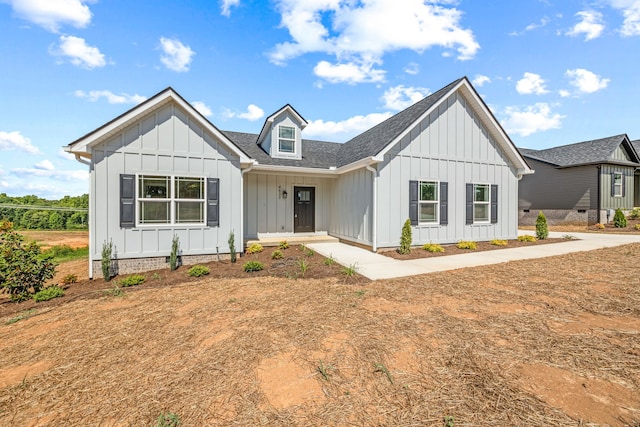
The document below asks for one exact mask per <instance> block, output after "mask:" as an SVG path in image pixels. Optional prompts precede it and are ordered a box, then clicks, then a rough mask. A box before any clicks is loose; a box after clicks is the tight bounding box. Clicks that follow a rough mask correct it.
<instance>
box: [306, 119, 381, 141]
mask: <svg viewBox="0 0 640 427" xmlns="http://www.w3.org/2000/svg"><path fill="white" fill-rule="evenodd" d="M391 116H392V114H391V113H372V114H367V115H366V116H354V117H351V118H348V119H346V120H343V121H340V122H334V121H324V120H312V121H311V122H309V124H308V125H307V127H306V128H305V129H304V135H305V138H309V137H313V138H331V139H333V140H336V139H340V140H343V141H346V140H348V139H350V138H352V137H354V136H356V135H358V134H360V133H362V132H364V131H365V130H367V129H370V128H372V127H373V126H375V125H377V124H378V123H380V122H382V121H384V120H386V119H388V118H389V117H391Z"/></svg>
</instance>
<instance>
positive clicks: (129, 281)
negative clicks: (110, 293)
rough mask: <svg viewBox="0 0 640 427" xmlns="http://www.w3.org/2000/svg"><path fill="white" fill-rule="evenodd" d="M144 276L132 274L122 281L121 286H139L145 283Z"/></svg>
mask: <svg viewBox="0 0 640 427" xmlns="http://www.w3.org/2000/svg"><path fill="white" fill-rule="evenodd" d="M144 279H145V278H144V276H143V275H142V274H132V275H131V276H127V277H125V278H124V279H122V280H120V286H122V287H123V288H128V287H129V286H138V285H141V284H142V283H144Z"/></svg>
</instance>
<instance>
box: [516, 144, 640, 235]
mask: <svg viewBox="0 0 640 427" xmlns="http://www.w3.org/2000/svg"><path fill="white" fill-rule="evenodd" d="M520 152H521V153H522V155H523V156H524V157H525V159H526V160H527V163H528V164H529V165H531V167H532V168H533V169H534V170H535V171H536V173H535V174H534V175H530V176H526V177H524V178H523V179H522V180H521V181H520V198H519V202H518V209H519V216H520V224H521V225H532V224H534V223H535V219H536V217H537V215H538V212H539V211H543V212H544V214H545V216H546V217H547V220H548V222H549V224H589V225H591V224H595V223H598V222H601V223H604V222H608V221H609V220H613V215H612V212H613V210H615V209H617V208H620V209H623V210H630V209H632V208H633V207H634V205H636V206H638V199H637V198H636V199H635V200H634V195H636V196H637V177H636V176H635V175H634V174H635V173H636V171H637V169H638V168H639V167H640V159H639V158H638V153H637V151H636V149H634V147H633V145H632V144H631V142H630V141H629V138H628V137H627V135H616V136H611V137H608V138H602V139H596V140H593V141H585V142H579V143H576V144H570V145H563V146H560V147H553V148H548V149H546V150H528V149H521V150H520Z"/></svg>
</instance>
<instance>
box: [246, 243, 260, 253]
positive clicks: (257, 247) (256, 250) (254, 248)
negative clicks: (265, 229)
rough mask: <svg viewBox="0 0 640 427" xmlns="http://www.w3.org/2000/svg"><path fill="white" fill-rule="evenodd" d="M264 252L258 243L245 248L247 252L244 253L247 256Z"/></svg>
mask: <svg viewBox="0 0 640 427" xmlns="http://www.w3.org/2000/svg"><path fill="white" fill-rule="evenodd" d="M263 250H264V248H263V247H262V245H261V244H260V243H252V244H250V245H249V247H248V248H247V250H246V251H245V252H246V253H248V254H258V253H260V252H262V251H263Z"/></svg>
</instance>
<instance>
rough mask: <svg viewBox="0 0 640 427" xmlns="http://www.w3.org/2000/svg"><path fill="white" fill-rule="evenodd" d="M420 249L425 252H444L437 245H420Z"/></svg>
mask: <svg viewBox="0 0 640 427" xmlns="http://www.w3.org/2000/svg"><path fill="white" fill-rule="evenodd" d="M422 249H424V250H425V251H427V252H434V253H435V252H444V248H443V247H442V246H441V245H439V244H437V243H425V244H424V245H422Z"/></svg>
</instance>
